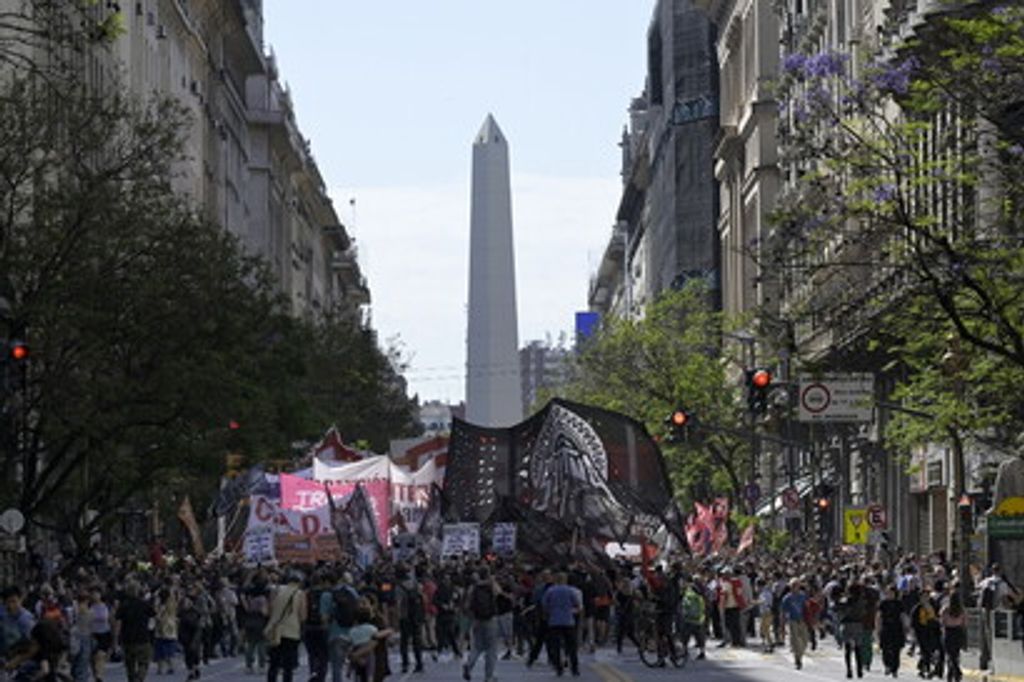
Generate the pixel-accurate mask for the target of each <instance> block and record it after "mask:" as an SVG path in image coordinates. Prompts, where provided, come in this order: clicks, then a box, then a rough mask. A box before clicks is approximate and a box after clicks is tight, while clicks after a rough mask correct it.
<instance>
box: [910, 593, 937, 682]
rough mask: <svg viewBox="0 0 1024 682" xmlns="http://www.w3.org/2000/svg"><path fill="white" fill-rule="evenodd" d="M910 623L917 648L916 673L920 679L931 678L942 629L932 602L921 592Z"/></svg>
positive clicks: (926, 594)
mask: <svg viewBox="0 0 1024 682" xmlns="http://www.w3.org/2000/svg"><path fill="white" fill-rule="evenodd" d="M910 622H911V627H912V628H913V630H914V638H915V639H916V640H917V646H918V653H919V658H918V662H917V670H918V673H919V674H920V675H921V677H931V676H932V675H933V674H934V673H935V666H936V663H937V659H938V654H939V650H940V649H941V647H942V628H941V626H940V624H939V617H938V614H937V612H936V611H935V607H934V605H933V604H932V600H931V598H930V597H929V596H928V593H927V592H925V591H923V590H922V591H921V592H920V597H919V601H918V604H917V606H915V607H914V610H913V611H911V614H910Z"/></svg>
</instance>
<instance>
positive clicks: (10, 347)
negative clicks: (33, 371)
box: [7, 340, 32, 363]
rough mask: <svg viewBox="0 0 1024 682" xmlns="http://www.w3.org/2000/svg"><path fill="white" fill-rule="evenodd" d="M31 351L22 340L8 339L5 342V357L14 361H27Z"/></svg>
mask: <svg viewBox="0 0 1024 682" xmlns="http://www.w3.org/2000/svg"><path fill="white" fill-rule="evenodd" d="M31 355H32V353H31V351H30V350H29V347H28V344H27V343H25V342H24V341H18V340H14V341H9V342H8V343H7V357H8V358H10V359H11V360H13V361H14V362H16V363H25V362H28V359H29V356H31Z"/></svg>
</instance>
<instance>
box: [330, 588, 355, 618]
mask: <svg viewBox="0 0 1024 682" xmlns="http://www.w3.org/2000/svg"><path fill="white" fill-rule="evenodd" d="M357 599H358V598H357V596H356V593H355V590H353V589H352V588H351V587H349V586H348V585H344V586H342V587H339V588H338V589H336V590H334V592H332V593H331V601H332V606H333V607H334V608H332V609H331V611H332V613H333V617H334V622H335V623H337V624H338V625H339V626H340V627H343V628H350V627H352V626H353V625H355V624H356V608H357V607H358V603H357Z"/></svg>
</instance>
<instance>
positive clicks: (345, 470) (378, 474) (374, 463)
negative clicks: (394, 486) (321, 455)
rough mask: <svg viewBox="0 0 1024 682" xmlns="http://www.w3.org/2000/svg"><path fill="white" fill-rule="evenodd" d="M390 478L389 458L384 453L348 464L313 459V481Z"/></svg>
mask: <svg viewBox="0 0 1024 682" xmlns="http://www.w3.org/2000/svg"><path fill="white" fill-rule="evenodd" d="M382 478H383V479H388V480H390V479H391V460H390V459H388V458H387V457H385V456H384V455H377V456H375V457H367V458H366V459H364V460H361V461H359V462H351V463H348V464H327V463H326V462H321V461H320V460H319V459H314V460H313V480H314V481H368V480H373V479H382Z"/></svg>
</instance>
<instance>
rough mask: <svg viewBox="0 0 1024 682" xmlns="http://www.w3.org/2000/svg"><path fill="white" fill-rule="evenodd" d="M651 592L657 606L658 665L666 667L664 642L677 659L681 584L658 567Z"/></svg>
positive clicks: (652, 580)
mask: <svg viewBox="0 0 1024 682" xmlns="http://www.w3.org/2000/svg"><path fill="white" fill-rule="evenodd" d="M650 582H651V592H652V593H653V596H654V605H655V629H656V631H657V640H658V665H659V666H663V665H665V650H664V648H663V647H662V644H661V643H662V642H663V641H667V643H668V649H669V653H671V655H672V658H673V659H675V658H676V645H675V638H674V637H673V632H674V630H675V627H674V626H675V620H676V612H677V610H678V609H679V584H678V582H677V581H676V580H673V579H672V578H671V577H670V576H666V575H665V571H664V569H663V568H662V567H661V566H658V567H657V569H656V570H655V572H654V575H653V576H651V581H650Z"/></svg>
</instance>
